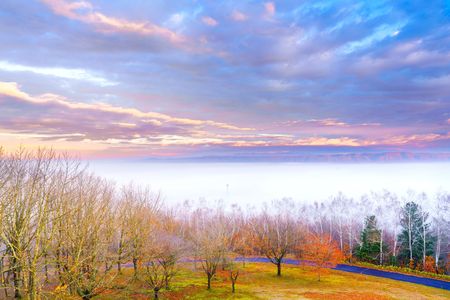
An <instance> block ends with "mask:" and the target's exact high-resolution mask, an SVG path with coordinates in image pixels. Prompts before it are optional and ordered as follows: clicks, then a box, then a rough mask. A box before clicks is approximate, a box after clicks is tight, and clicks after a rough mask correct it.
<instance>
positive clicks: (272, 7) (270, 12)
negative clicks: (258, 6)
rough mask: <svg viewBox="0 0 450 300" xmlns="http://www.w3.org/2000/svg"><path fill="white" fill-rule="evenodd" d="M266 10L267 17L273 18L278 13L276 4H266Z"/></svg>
mask: <svg viewBox="0 0 450 300" xmlns="http://www.w3.org/2000/svg"><path fill="white" fill-rule="evenodd" d="M264 9H265V10H266V13H267V15H269V16H273V15H274V14H275V11H276V8H275V3H273V2H266V3H264Z"/></svg>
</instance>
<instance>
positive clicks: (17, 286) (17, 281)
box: [12, 257, 22, 299]
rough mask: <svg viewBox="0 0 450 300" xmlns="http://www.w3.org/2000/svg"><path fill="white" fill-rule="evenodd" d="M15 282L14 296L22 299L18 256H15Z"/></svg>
mask: <svg viewBox="0 0 450 300" xmlns="http://www.w3.org/2000/svg"><path fill="white" fill-rule="evenodd" d="M12 272H13V283H14V298H15V299H22V294H21V293H20V286H21V275H20V270H19V267H18V262H17V258H15V257H14V258H13V271H12Z"/></svg>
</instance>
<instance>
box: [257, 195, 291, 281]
mask: <svg viewBox="0 0 450 300" xmlns="http://www.w3.org/2000/svg"><path fill="white" fill-rule="evenodd" d="M293 208H294V207H293V204H292V203H291V202H289V201H286V200H285V201H278V202H274V203H273V204H272V206H271V207H270V209H271V210H270V211H269V209H268V208H267V207H266V208H265V209H264V210H263V211H262V213H261V214H260V215H258V216H256V217H254V218H253V219H252V220H251V221H250V222H251V225H252V232H253V234H254V239H253V241H254V245H255V247H256V249H257V251H258V252H259V253H261V254H262V255H264V256H266V257H267V258H268V259H269V260H270V262H272V263H273V264H275V265H276V266H277V276H281V264H282V262H283V258H284V257H285V256H286V255H287V254H288V253H289V252H290V251H292V250H293V248H294V246H295V245H296V242H297V240H298V238H299V235H298V231H297V230H296V222H295V221H294V218H293V216H292V210H293Z"/></svg>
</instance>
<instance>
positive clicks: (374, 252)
mask: <svg viewBox="0 0 450 300" xmlns="http://www.w3.org/2000/svg"><path fill="white" fill-rule="evenodd" d="M380 238H381V231H380V230H379V229H378V227H377V219H376V217H375V216H373V215H372V216H368V217H367V218H366V221H365V226H364V229H363V230H362V231H361V243H360V245H359V247H358V248H357V249H356V251H355V252H356V253H355V254H356V256H357V257H358V258H359V260H361V261H366V262H370V263H377V262H379V259H378V258H379V255H380ZM384 251H386V246H385V245H383V252H384Z"/></svg>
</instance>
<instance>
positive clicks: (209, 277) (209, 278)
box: [207, 274, 212, 290]
mask: <svg viewBox="0 0 450 300" xmlns="http://www.w3.org/2000/svg"><path fill="white" fill-rule="evenodd" d="M207 275H208V290H210V289H211V277H212V276H211V275H210V274H207Z"/></svg>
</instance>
